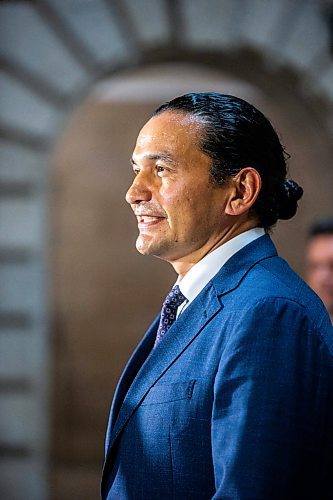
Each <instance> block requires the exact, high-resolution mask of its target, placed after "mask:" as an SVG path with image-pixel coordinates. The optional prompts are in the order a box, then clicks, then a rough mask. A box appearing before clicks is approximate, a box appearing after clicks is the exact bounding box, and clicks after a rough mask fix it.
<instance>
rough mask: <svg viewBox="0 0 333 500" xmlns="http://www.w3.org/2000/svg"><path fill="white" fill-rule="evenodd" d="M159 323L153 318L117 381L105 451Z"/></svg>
mask: <svg viewBox="0 0 333 500" xmlns="http://www.w3.org/2000/svg"><path fill="white" fill-rule="evenodd" d="M158 323H159V316H157V318H155V320H154V322H153V323H152V324H151V326H150V327H149V329H148V330H147V332H146V333H145V335H144V337H143V338H142V340H141V342H140V343H139V344H138V346H137V348H136V349H135V351H134V352H133V354H132V356H131V357H130V359H129V361H128V363H127V365H126V366H125V368H124V371H123V373H122V375H121V377H120V379H119V382H118V384H117V387H116V390H115V393H114V396H113V401H112V405H111V410H110V417H109V423H108V428H107V433H106V450H105V451H107V448H108V447H109V442H110V436H111V432H112V429H113V427H114V424H115V421H116V419H117V415H118V412H119V409H120V407H121V405H122V402H123V400H124V398H125V396H126V392H127V391H128V388H129V387H130V385H131V383H132V381H133V379H134V378H135V376H136V374H137V373H138V371H139V369H140V367H141V366H142V364H143V363H144V362H145V360H146V359H147V357H148V356H149V353H150V351H151V349H152V347H153V345H154V341H155V337H156V331H157V327H158Z"/></svg>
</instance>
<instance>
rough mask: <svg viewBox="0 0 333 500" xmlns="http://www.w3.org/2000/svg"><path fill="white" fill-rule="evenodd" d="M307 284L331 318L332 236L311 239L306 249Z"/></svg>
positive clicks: (319, 236)
mask: <svg viewBox="0 0 333 500" xmlns="http://www.w3.org/2000/svg"><path fill="white" fill-rule="evenodd" d="M306 264H307V282H308V284H309V285H310V286H311V288H313V290H314V291H315V292H316V293H317V294H318V295H319V297H320V298H321V299H322V301H323V302H324V304H325V306H326V308H327V310H328V311H329V313H330V315H331V317H333V234H327V235H318V236H315V237H313V238H312V239H311V240H310V241H309V243H308V246H307V249H306Z"/></svg>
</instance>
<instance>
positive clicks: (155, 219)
mask: <svg viewBox="0 0 333 500" xmlns="http://www.w3.org/2000/svg"><path fill="white" fill-rule="evenodd" d="M163 219H165V217H160V216H154V215H137V220H138V227H139V228H146V227H150V226H154V225H156V224H158V223H159V222H161V221H162V220H163Z"/></svg>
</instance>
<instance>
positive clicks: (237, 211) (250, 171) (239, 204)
mask: <svg viewBox="0 0 333 500" xmlns="http://www.w3.org/2000/svg"><path fill="white" fill-rule="evenodd" d="M229 182H230V191H229V192H230V196H229V199H228V203H227V206H226V209H225V213H226V214H228V215H243V214H244V213H246V212H248V211H249V210H250V208H251V207H252V206H253V204H254V202H255V201H256V199H257V197H258V194H259V192H260V189H261V177H260V174H259V172H258V171H257V170H256V169H255V168H251V167H247V168H243V169H242V170H240V172H238V174H236V175H235V176H233V177H232V178H231V179H230V181H229Z"/></svg>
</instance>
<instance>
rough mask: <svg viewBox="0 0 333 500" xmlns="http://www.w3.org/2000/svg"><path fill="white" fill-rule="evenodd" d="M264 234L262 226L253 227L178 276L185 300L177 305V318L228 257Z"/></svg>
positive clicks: (178, 282)
mask: <svg viewBox="0 0 333 500" xmlns="http://www.w3.org/2000/svg"><path fill="white" fill-rule="evenodd" d="M264 234H265V230H264V229H263V228H261V227H255V228H254V229H249V230H248V231H245V232H244V233H241V234H239V235H238V236H235V237H234V238H232V239H231V240H229V241H227V242H226V243H223V245H221V246H219V247H218V248H217V249H216V250H213V252H211V253H209V254H208V255H206V256H205V257H204V258H203V259H201V260H200V261H199V262H197V263H196V264H195V265H194V266H193V267H191V269H190V270H189V271H188V272H187V273H186V274H185V276H184V277H183V278H182V279H181V278H178V280H177V281H176V284H177V285H179V288H180V291H181V292H182V294H183V295H185V297H186V299H187V300H186V301H185V302H183V304H181V305H180V306H179V307H178V310H177V318H178V316H179V315H180V314H181V313H182V312H183V311H184V310H185V309H186V307H188V305H189V304H190V303H191V302H192V300H194V299H195V297H196V296H197V295H199V293H200V292H201V290H203V288H204V287H205V286H206V285H207V283H208V281H209V280H211V279H212V278H213V276H215V274H216V273H217V272H218V271H219V269H220V268H221V267H222V266H223V265H224V264H225V263H226V262H227V260H229V259H230V257H232V256H233V255H234V254H235V253H236V252H238V251H239V250H241V248H243V247H245V246H246V245H248V244H249V243H251V241H254V240H256V239H257V238H260V236H263V235H264Z"/></svg>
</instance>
